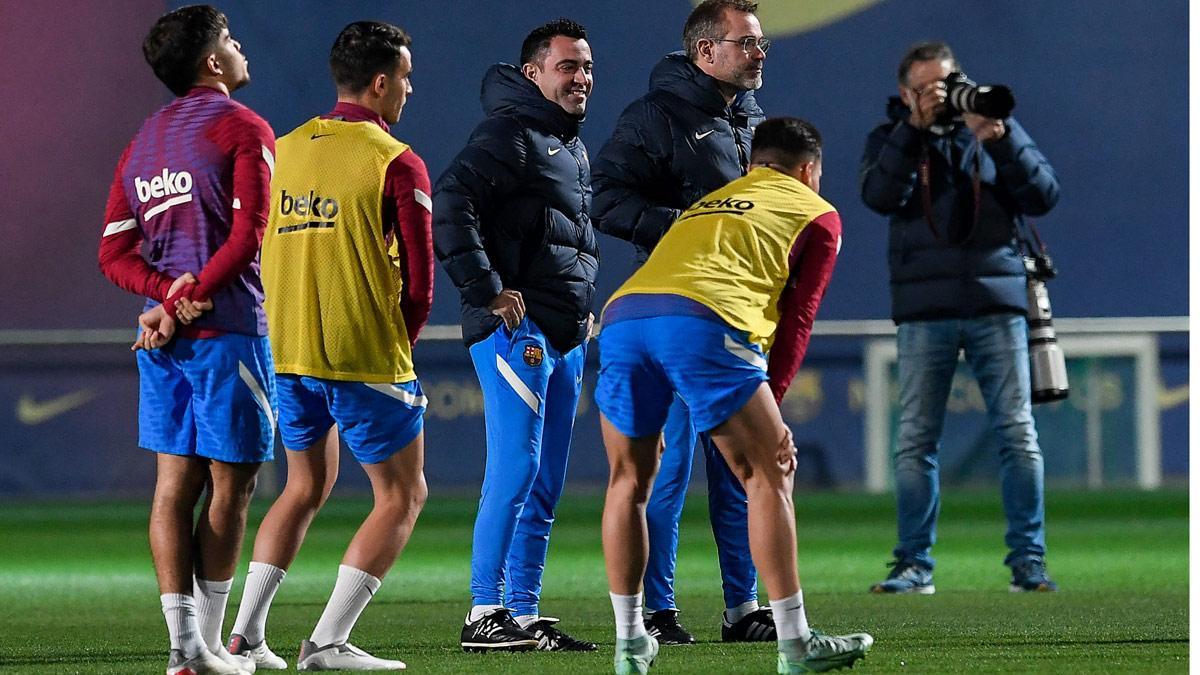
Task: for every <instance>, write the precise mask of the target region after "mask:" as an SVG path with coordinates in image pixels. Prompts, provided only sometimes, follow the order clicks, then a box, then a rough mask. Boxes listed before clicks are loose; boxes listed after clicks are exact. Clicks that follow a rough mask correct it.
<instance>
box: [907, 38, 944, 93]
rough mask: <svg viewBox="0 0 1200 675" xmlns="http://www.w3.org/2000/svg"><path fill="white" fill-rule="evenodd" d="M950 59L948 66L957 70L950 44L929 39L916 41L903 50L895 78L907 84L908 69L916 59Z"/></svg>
mask: <svg viewBox="0 0 1200 675" xmlns="http://www.w3.org/2000/svg"><path fill="white" fill-rule="evenodd" d="M946 60H949V61H950V67H951V68H953V69H954V70H958V68H959V65H958V59H956V58H954V52H952V51H950V45H948V44H946V43H945V42H940V41H936V40H930V41H928V42H918V43H917V44H915V45H913V46H911V47H909V48H908V51H906V52H904V58H902V59H900V69H899V71H898V72H897V78H898V79H899V80H900V84H904V85H907V84H908V71H909V70H910V69H911V68H912V64H914V63H916V62H917V61H946Z"/></svg>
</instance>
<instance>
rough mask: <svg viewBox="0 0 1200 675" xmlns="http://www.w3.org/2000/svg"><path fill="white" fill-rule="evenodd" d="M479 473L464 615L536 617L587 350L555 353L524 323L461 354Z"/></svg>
mask: <svg viewBox="0 0 1200 675" xmlns="http://www.w3.org/2000/svg"><path fill="white" fill-rule="evenodd" d="M470 352H471V361H472V362H473V363H474V364H475V372H476V374H477V375H478V376H479V384H480V386H481V388H482V389H483V411H484V424H485V426H486V428H487V465H486V468H485V470H484V476H483V492H482V495H481V496H480V498H479V513H478V515H476V517H475V534H474V538H473V540H472V546H471V601H472V604H473V605H504V606H505V607H507V608H508V609H510V610H512V612H513V614H514V615H515V616H522V615H528V614H538V613H539V612H538V598H539V596H540V595H541V591H542V570H543V568H544V567H545V564H546V550H547V548H548V547H549V544H550V526H551V525H552V524H553V523H554V507H555V505H556V504H557V503H558V498H559V496H560V495H561V494H562V489H563V482H564V481H565V480H566V475H567V455H568V453H569V451H570V449H571V431H572V429H573V427H574V424H575V409H576V404H577V403H578V402H579V392H580V389H581V387H582V382H583V364H584V357H585V355H586V353H587V344H586V343H585V344H582V345H579V346H578V347H575V348H574V349H572V350H571V351H569V352H567V353H565V354H564V353H560V352H559V351H558V350H556V349H555V348H554V347H552V346H551V345H550V344H549V342H548V341H547V340H546V337H545V335H543V334H542V331H541V330H540V329H539V328H538V327H537V326H536V325H535V324H534V323H533V322H532V321H530V320H529V318H528V317H526V319H525V320H524V321H522V322H521V324H520V325H518V326H517V328H516V329H515V330H513V331H509V330H508V329H507V328H504V327H503V326H502V327H500V328H499V329H497V330H496V332H495V333H493V334H492V335H491V336H490V337H488V338H486V339H484V340H481V341H480V342H477V343H475V344H474V345H472V346H471V348H470Z"/></svg>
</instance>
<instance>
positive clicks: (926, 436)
mask: <svg viewBox="0 0 1200 675" xmlns="http://www.w3.org/2000/svg"><path fill="white" fill-rule="evenodd" d="M1028 333H1029V329H1028V326H1027V325H1026V323H1025V317H1023V316H1020V315H1014V314H993V315H988V316H982V317H979V318H975V319H950V320H941V321H910V322H906V323H902V324H900V327H899V331H898V335H897V340H898V352H899V369H900V432H899V438H898V439H897V444H896V445H897V447H896V455H895V458H894V461H895V472H896V474H895V475H896V507H897V508H896V510H897V515H898V521H899V527H898V529H899V535H900V543H899V544H898V545H897V546H896V549H895V550H894V551H893V554H894V555H895V556H896V558H898V559H901V560H907V561H913V562H915V563H917V564H920V565H923V566H925V567H927V568H929V569H933V564H934V560H933V558H932V557H930V555H929V551H930V549H931V548H932V547H933V544H934V542H935V541H936V540H937V516H938V509H939V505H940V500H939V495H938V458H937V453H938V446H939V445H940V443H941V435H942V425H943V422H944V421H945V416H946V399H947V397H948V396H949V394H950V385H951V382H952V380H953V379H954V371H955V369H956V367H957V365H958V353H959V350H960V349H961V350H963V351H964V352H965V355H966V360H967V363H968V364H969V365H970V367H971V371H972V372H973V373H974V374H975V379H976V380H977V381H978V382H979V389H980V392H981V393H982V394H983V400H984V403H986V405H987V411H988V420H989V422H990V424H991V427H992V431H994V432H995V433H996V435H997V437H998V438H999V440H1000V494H1001V498H1002V499H1003V502H1004V514H1005V516H1006V517H1007V518H1008V533H1007V534H1006V535H1005V537H1004V543H1005V544H1007V545H1008V549H1009V553H1008V557H1006V558H1005V560H1004V562H1005V564H1006V565H1013V564H1015V563H1018V562H1021V561H1022V560H1025V559H1027V558H1032V557H1042V556H1044V555H1045V553H1046V530H1045V514H1044V505H1043V500H1042V480H1043V479H1042V451H1041V448H1039V447H1038V442H1037V431H1036V430H1035V429H1034V427H1033V412H1032V409H1031V405H1030V401H1029V345H1028Z"/></svg>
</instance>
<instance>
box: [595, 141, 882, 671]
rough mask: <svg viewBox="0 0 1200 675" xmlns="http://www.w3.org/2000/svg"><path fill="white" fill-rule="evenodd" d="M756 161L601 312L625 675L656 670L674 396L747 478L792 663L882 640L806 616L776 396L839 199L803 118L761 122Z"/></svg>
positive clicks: (789, 468) (753, 529)
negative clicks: (654, 535) (656, 578)
mask: <svg viewBox="0 0 1200 675" xmlns="http://www.w3.org/2000/svg"><path fill="white" fill-rule="evenodd" d="M750 169H751V171H750V173H749V174H747V175H746V176H745V177H743V178H739V179H737V180H735V181H733V182H731V183H729V184H728V185H726V186H725V187H723V188H721V189H719V190H716V191H715V192H712V193H710V194H708V195H707V196H705V197H703V198H702V199H701V200H700V201H698V202H696V203H695V204H693V205H692V206H691V207H690V208H688V209H687V210H686V211H684V212H683V213H682V214H681V215H680V216H679V218H678V219H677V220H676V221H675V224H674V225H672V227H671V228H670V229H669V230H668V231H667V233H666V235H665V236H664V237H663V239H662V241H661V242H659V244H658V246H657V247H656V248H655V249H654V252H653V253H652V254H651V255H650V258H649V260H647V262H646V264H645V265H644V266H643V267H642V268H641V269H639V270H638V271H637V272H636V273H635V274H634V275H633V276H632V277H630V279H629V280H628V281H626V282H625V284H624V285H622V286H621V288H620V289H618V290H617V292H616V293H615V294H614V295H613V298H612V299H611V300H610V301H609V303H608V305H607V307H606V308H605V311H604V316H603V329H602V332H601V334H600V381H599V384H598V385H597V389H596V402H597V404H598V406H599V408H600V411H601V428H602V431H603V434H604V444H605V447H606V448H607V450H608V458H609V469H610V475H609V485H608V494H607V495H606V497H605V502H604V519H603V539H604V559H605V565H606V568H607V571H608V580H609V588H610V595H611V597H612V603H613V610H614V612H615V615H616V621H617V647H616V655H615V658H614V663H615V666H616V672H617V673H645V672H646V671H647V669H648V668H649V667H650V665H651V664H652V663H653V661H654V659H655V657H656V656H657V653H658V643H657V642H656V641H655V639H654V638H653V637H651V636H650V635H648V634H647V633H646V629H645V626H644V624H643V622H642V594H641V592H640V591H639V588H638V585H639V582H640V581H641V579H642V575H643V573H644V572H645V568H646V557H647V538H646V537H647V535H646V502H647V499H648V498H649V493H650V487H651V485H653V483H654V476H655V473H656V472H657V470H658V453H659V447H660V442H661V441H660V437H661V434H662V429H663V424H664V422H665V421H666V418H667V410H668V408H669V407H670V405H671V401H672V399H673V397H675V396H679V397H680V398H681V399H683V401H684V402H685V403H686V404H687V406H688V408H689V409H690V410H691V411H692V415H693V419H694V420H695V423H696V428H697V429H698V430H699V431H701V432H708V433H709V434H710V435H711V436H712V439H713V440H714V441H715V442H716V444H717V447H718V448H719V449H720V451H721V454H722V455H723V456H724V457H725V459H726V460H727V461H728V463H729V466H730V468H731V469H732V470H733V472H734V474H735V475H736V476H737V477H738V479H739V480H740V481H741V482H742V484H743V485H744V486H745V488H746V493H747V496H748V499H749V524H750V552H751V555H752V556H753V559H754V564H755V565H756V566H757V567H758V570H759V572H760V574H762V577H763V581H764V582H765V583H766V586H767V591H768V593H769V597H770V598H771V612H772V614H773V616H774V619H775V625H776V629H777V631H778V640H779V658H778V669H779V672H780V673H795V672H807V671H814V670H816V671H819V670H830V669H834V668H840V667H843V666H847V665H850V664H852V663H853V662H854V661H855V660H857V659H859V658H862V656H863V655H864V654H865V653H866V652H867V650H868V649H870V647H871V644H872V642H873V640H872V638H871V636H870V635H867V634H866V633H856V634H853V635H846V636H828V635H823V634H821V633H818V632H817V631H814V630H811V629H810V628H809V626H808V619H807V617H806V616H805V612H804V599H803V595H802V593H801V591H800V582H799V578H798V576H797V573H796V520H795V511H794V508H793V506H792V478H793V474H794V472H795V470H796V457H795V454H796V449H795V447H794V446H793V445H792V434H791V431H790V430H789V429H788V428H787V426H786V425H785V424H784V422H783V418H782V417H781V416H780V414H779V407H778V404H777V401H778V400H779V399H780V398H782V396H783V392H784V391H785V390H786V389H787V385H788V383H790V381H791V379H792V377H793V376H794V374H795V372H796V368H798V367H799V364H800V360H801V358H802V357H803V353H804V350H805V348H806V346H807V341H808V335H809V332H810V329H811V326H812V319H813V316H814V315H815V314H816V309H817V306H818V305H819V304H820V301H821V297H822V296H823V294H824V292H825V287H826V283H827V281H828V279H829V275H830V273H831V272H832V269H833V265H834V261H835V258H836V255H837V249H838V245H839V243H840V240H841V221H840V219H839V218H838V214H837V212H836V211H835V210H834V209H833V207H832V206H831V205H830V204H829V203H828V202H826V201H825V200H823V199H821V197H819V196H818V195H817V191H818V190H819V188H820V178H821V141H820V136H819V135H818V134H817V131H816V129H814V128H813V127H812V125H810V124H808V123H807V122H805V121H803V120H799V119H795V118H775V119H769V120H767V121H765V122H763V123H762V124H760V125H759V126H758V129H757V130H756V132H755V135H754V142H753V145H752V148H751V156H750ZM777 328H778V330H777ZM777 333H778V335H779V340H778V341H775V337H776V334H777ZM681 336H684V337H685V338H686V339H680V337H681ZM773 341H775V342H776V344H775V346H774V349H771V359H770V365H769V366H768V362H767V359H766V357H764V355H763V354H764V349H767V348H770V347H771V345H772V342H773ZM768 381H769V382H770V384H769V385H768Z"/></svg>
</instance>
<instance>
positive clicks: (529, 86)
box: [479, 63, 584, 141]
mask: <svg viewBox="0 0 1200 675" xmlns="http://www.w3.org/2000/svg"><path fill="white" fill-rule="evenodd" d="M479 100H480V102H481V103H482V104H483V112H484V114H485V115H488V116H491V115H513V116H515V117H518V118H521V119H524V120H527V121H529V122H531V123H532V124H534V125H536V126H538V127H539V128H540V129H541V130H543V131H545V132H547V133H549V134H551V135H553V136H557V137H558V138H560V139H562V140H563V141H569V140H571V139H572V138H575V137H577V136H578V135H579V126H580V125H581V124H583V119H584V115H570V114H568V113H567V111H565V110H563V109H562V106H560V105H558V104H557V103H555V102H554V101H551V100H549V99H547V98H546V97H545V96H542V92H541V90H540V89H538V88H537V85H535V84H534V83H533V81H531V80H530V79H529V78H527V77H525V76H524V75H522V74H521V71H519V70H517V68H516V66H513V65H510V64H507V63H497V64H496V65H494V66H492V67H491V68H488V70H487V73H485V74H484V76H483V85H482V86H481V87H480V93H479Z"/></svg>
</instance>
